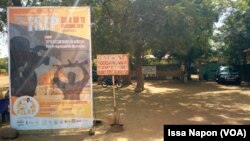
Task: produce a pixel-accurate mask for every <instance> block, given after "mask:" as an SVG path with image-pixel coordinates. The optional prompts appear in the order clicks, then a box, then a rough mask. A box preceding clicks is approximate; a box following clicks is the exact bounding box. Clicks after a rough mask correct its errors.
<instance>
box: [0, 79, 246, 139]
mask: <svg viewBox="0 0 250 141" xmlns="http://www.w3.org/2000/svg"><path fill="white" fill-rule="evenodd" d="M1 83H2V79H1ZM134 88H135V83H134V84H133V85H130V86H127V87H123V88H119V89H116V90H117V91H116V92H117V106H118V111H119V113H120V123H122V124H123V127H124V131H123V132H118V133H112V132H110V124H111V123H112V119H113V116H112V114H113V95H112V88H111V87H108V88H102V87H101V86H100V85H97V84H94V85H93V93H94V113H95V117H96V118H97V119H101V120H102V121H103V125H101V126H98V127H96V132H95V133H96V134H95V135H94V136H88V129H86V130H80V129H75V130H67V131H63V130H62V131H52V130H47V131H43V132H38V133H37V132H30V131H29V132H24V133H22V134H21V135H20V137H19V138H17V139H14V140H12V141H62V140H63V141H162V140H163V125H164V124H250V88H249V87H240V86H235V85H218V84H217V83H215V82H205V81H203V82H200V81H193V82H189V83H186V84H184V83H182V82H179V81H147V82H145V90H144V91H143V93H135V92H134ZM8 126H9V125H8V124H6V125H5V126H4V127H3V128H5V127H8Z"/></svg>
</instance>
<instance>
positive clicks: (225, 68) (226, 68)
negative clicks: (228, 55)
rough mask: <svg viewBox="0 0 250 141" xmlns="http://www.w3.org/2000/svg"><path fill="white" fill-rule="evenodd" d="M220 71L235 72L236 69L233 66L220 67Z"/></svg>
mask: <svg viewBox="0 0 250 141" xmlns="http://www.w3.org/2000/svg"><path fill="white" fill-rule="evenodd" d="M220 71H221V72H237V70H236V69H235V68H234V67H222V68H221V70H220Z"/></svg>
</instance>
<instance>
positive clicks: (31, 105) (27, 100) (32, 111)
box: [13, 96, 39, 116]
mask: <svg viewBox="0 0 250 141" xmlns="http://www.w3.org/2000/svg"><path fill="white" fill-rule="evenodd" d="M13 108H14V113H15V114H16V115H17V116H35V115H36V114H37V113H38V111H39V104H38V102H37V101H36V99H34V98H33V97H30V96H22V97H19V98H17V99H16V101H15V102H14V106H13Z"/></svg>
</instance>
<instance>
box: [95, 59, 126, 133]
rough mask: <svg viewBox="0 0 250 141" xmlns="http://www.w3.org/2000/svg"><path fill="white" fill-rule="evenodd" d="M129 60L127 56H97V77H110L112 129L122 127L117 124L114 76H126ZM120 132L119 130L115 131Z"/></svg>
mask: <svg viewBox="0 0 250 141" xmlns="http://www.w3.org/2000/svg"><path fill="white" fill-rule="evenodd" d="M128 64H129V60H128V54H109V55H97V74H98V75H112V82H113V86H112V87H113V106H114V119H113V123H112V124H111V126H112V127H116V128H117V127H118V128H119V127H122V125H121V124H120V123H119V118H120V116H119V114H118V111H117V104H116V93H115V75H128V73H129V66H128ZM117 130H120V129H116V131H117Z"/></svg>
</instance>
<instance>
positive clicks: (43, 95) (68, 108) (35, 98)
mask: <svg viewBox="0 0 250 141" xmlns="http://www.w3.org/2000/svg"><path fill="white" fill-rule="evenodd" d="M8 21H9V23H8V28H9V29H8V31H9V32H8V33H9V50H10V62H9V64H10V79H11V81H10V82H11V86H10V91H11V105H10V109H11V110H10V113H11V127H13V128H16V129H19V130H29V129H64V128H90V127H92V125H93V103H92V101H93V97H92V77H91V75H92V73H91V71H92V69H91V68H92V63H91V31H90V30H91V26H90V8H89V7H72V8H70V7H60V8H57V7H53V8H52V7H33V8H29V7H28V8H21V7H20V8H19V7H10V8H9V9H8Z"/></svg>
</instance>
